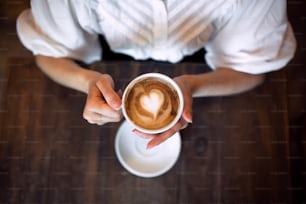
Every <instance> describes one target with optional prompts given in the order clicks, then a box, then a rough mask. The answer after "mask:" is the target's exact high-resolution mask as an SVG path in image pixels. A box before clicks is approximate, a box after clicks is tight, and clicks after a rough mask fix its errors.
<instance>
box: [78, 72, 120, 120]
mask: <svg viewBox="0 0 306 204" xmlns="http://www.w3.org/2000/svg"><path fill="white" fill-rule="evenodd" d="M120 108H121V93H120V92H118V93H117V92H115V90H114V81H113V79H112V77H111V76H110V75H108V74H101V75H99V77H97V78H94V79H92V80H91V82H90V83H89V88H88V94H87V101H86V105H85V108H84V112H83V117H84V119H86V120H87V121H88V122H89V123H90V124H97V125H103V124H105V123H109V122H119V121H120V120H121V118H122V115H121V111H120Z"/></svg>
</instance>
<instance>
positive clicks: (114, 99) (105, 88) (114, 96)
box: [96, 80, 121, 110]
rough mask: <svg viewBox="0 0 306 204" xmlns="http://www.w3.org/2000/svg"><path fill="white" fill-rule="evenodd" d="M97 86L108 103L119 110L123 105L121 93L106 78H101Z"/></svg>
mask: <svg viewBox="0 0 306 204" xmlns="http://www.w3.org/2000/svg"><path fill="white" fill-rule="evenodd" d="M96 85H97V87H98V88H99V90H100V91H101V93H102V95H103V97H104V99H105V101H106V103H107V104H108V105H109V106H110V107H111V108H113V109H115V110H119V109H120V107H121V98H120V96H119V94H120V93H116V92H115V90H114V89H113V86H112V85H111V84H110V83H107V81H106V80H100V81H98V82H97V83H96Z"/></svg>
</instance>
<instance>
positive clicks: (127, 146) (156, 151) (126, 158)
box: [115, 121, 181, 178]
mask: <svg viewBox="0 0 306 204" xmlns="http://www.w3.org/2000/svg"><path fill="white" fill-rule="evenodd" d="M132 130H133V127H132V126H131V125H130V124H129V123H128V122H126V121H124V122H123V123H122V124H121V126H120V128H119V130H118V132H117V135H116V138H115V152H116V156H117V158H118V160H119V162H120V163H121V165H122V166H123V167H124V168H125V169H126V170H127V171H129V172H130V173H132V174H134V175H136V176H140V177H144V178H152V177H157V176H160V175H162V174H164V173H166V172H167V171H168V170H170V169H171V168H172V167H173V166H174V164H175V163H176V161H177V160H178V158H179V155H180V151H181V136H180V134H179V133H176V134H174V135H173V136H172V137H170V138H169V139H168V140H166V141H165V142H163V143H162V144H160V145H159V146H157V147H154V148H152V149H149V150H147V149H146V146H147V143H148V142H149V141H150V139H143V138H141V137H140V136H138V135H136V134H134V133H133V132H132Z"/></svg>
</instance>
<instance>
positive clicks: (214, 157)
mask: <svg viewBox="0 0 306 204" xmlns="http://www.w3.org/2000/svg"><path fill="white" fill-rule="evenodd" d="M9 66H10V73H9V75H8V76H7V78H4V79H2V82H5V83H6V84H7V85H6V89H5V92H4V95H3V96H2V97H1V109H0V125H1V128H0V203H1V204H2V203H65V204H67V203H71V204H77V203H80V204H86V203H88V204H96V203H103V204H138V203H139V204H144V203H146V204H204V203H207V204H213V203H259V204H264V203H291V200H292V198H291V195H292V190H294V189H292V188H291V187H290V168H289V166H290V165H289V162H290V154H289V144H288V140H289V138H288V121H287V120H288V119H287V111H286V110H287V104H286V100H285V97H284V93H285V90H286V83H285V82H286V79H285V76H284V72H283V71H280V72H275V73H271V74H269V75H268V78H267V81H266V82H265V83H264V84H263V85H262V86H260V87H258V88H257V89H255V90H253V91H250V92H248V93H244V94H240V95H235V96H228V97H210V98H203V99H195V100H194V109H193V110H194V123H193V124H192V125H190V126H189V127H188V128H187V129H185V130H183V131H182V132H181V135H182V141H183V144H182V152H181V155H180V158H179V160H178V162H177V163H176V165H175V166H174V167H173V168H172V169H171V170H170V171H169V172H168V173H166V174H165V175H163V176H160V177H157V178H154V179H144V178H138V177H136V176H133V175H131V174H130V173H128V172H127V171H126V170H125V169H124V168H123V167H122V166H121V165H120V163H119V162H118V160H117V158H116V156H115V153H114V137H115V134H116V131H117V129H118V127H119V125H120V123H113V124H107V125H105V126H95V125H90V124H88V123H87V122H86V121H85V120H84V119H83V118H82V111H83V106H84V103H85V99H86V96H85V95H83V94H81V93H78V92H75V91H73V90H68V89H66V88H64V87H61V86H59V85H57V84H55V83H54V82H52V81H50V80H49V79H47V78H46V77H45V76H44V75H43V74H42V73H41V72H40V71H39V70H38V69H37V68H36V66H35V64H34V62H33V61H32V60H28V59H13V60H11V61H10V62H9ZM91 68H92V69H95V70H99V71H101V72H104V71H107V72H109V73H110V74H111V75H112V76H113V77H114V80H115V81H116V88H118V89H119V88H124V87H125V86H126V85H127V83H128V82H129V81H130V80H132V79H133V78H134V77H135V76H137V75H139V74H140V73H145V72H162V73H165V74H167V75H169V76H172V77H173V76H177V75H180V74H184V73H199V72H203V71H207V67H206V66H205V65H203V64H200V63H182V64H177V65H171V64H166V63H156V62H150V61H148V62H128V61H127V62H125V61H122V62H105V63H103V62H101V63H97V64H93V65H92V66H91Z"/></svg>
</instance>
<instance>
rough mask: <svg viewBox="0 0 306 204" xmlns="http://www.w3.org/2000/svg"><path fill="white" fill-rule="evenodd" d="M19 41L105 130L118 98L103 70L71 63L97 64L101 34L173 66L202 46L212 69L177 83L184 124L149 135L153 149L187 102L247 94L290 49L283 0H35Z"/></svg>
mask: <svg viewBox="0 0 306 204" xmlns="http://www.w3.org/2000/svg"><path fill="white" fill-rule="evenodd" d="M17 30H18V35H19V37H20V39H21V41H22V43H23V44H24V45H25V47H27V48H28V49H29V50H31V51H32V52H33V54H34V55H35V58H36V62H37V65H38V66H39V67H40V69H41V70H42V71H43V72H44V73H45V74H46V75H48V76H49V77H50V78H51V79H53V80H54V81H56V82H58V83H60V84H62V85H64V86H67V87H70V88H73V89H76V90H78V91H81V92H84V93H86V94H87V102H86V105H85V108H84V114H83V117H84V118H85V119H86V120H87V121H88V122H89V123H92V124H98V125H103V124H105V123H108V122H118V121H120V119H121V114H120V107H121V97H120V94H119V93H117V92H116V91H115V90H114V81H113V79H112V77H111V76H110V75H108V74H107V73H98V72H95V71H92V70H87V69H83V68H82V67H80V66H79V65H78V64H77V63H75V62H74V60H80V61H84V62H85V63H92V62H94V61H97V60H100V56H101V52H102V50H101V47H100V45H99V41H98V35H103V36H104V37H105V39H106V41H107V42H108V44H109V45H110V47H111V49H112V50H113V51H114V52H118V53H123V54H126V55H129V56H132V57H133V58H135V59H136V60H146V59H154V60H158V61H168V62H171V63H177V62H179V61H180V60H182V59H183V58H184V56H186V55H191V54H193V53H194V52H196V51H198V50H199V49H203V48H205V49H206V55H205V59H206V62H207V63H208V65H209V66H210V67H211V68H212V70H213V71H212V72H210V73H206V74H204V73H203V74H198V75H182V76H179V77H176V78H174V80H175V81H176V82H177V83H178V85H179V86H180V88H181V89H182V92H183V95H184V101H185V107H184V112H183V115H182V118H181V120H180V121H179V122H178V123H177V124H176V125H175V126H174V127H173V128H172V129H170V130H169V131H167V132H164V133H162V134H159V135H155V136H154V137H152V135H145V134H143V133H141V132H137V133H138V134H139V135H142V136H145V137H152V140H151V141H150V143H149V144H148V148H151V147H154V146H156V145H158V144H160V143H161V142H163V141H164V140H166V139H167V138H168V137H170V136H171V135H173V134H174V133H175V132H176V131H178V130H180V129H182V128H185V127H186V126H187V124H188V123H191V122H192V98H193V97H206V96H219V95H230V94H235V93H240V92H244V91H247V90H250V89H252V88H254V87H256V86H257V85H259V84H260V83H261V82H262V81H263V80H264V74H265V73H266V72H270V71H274V70H278V69H280V68H282V67H284V66H285V65H286V64H287V63H288V61H289V60H290V59H291V58H292V57H293V55H294V52H295V47H296V45H295V39H294V36H293V32H292V29H291V26H290V24H289V22H288V20H287V16H286V1H285V0H261V1H251V0H238V1H237V0H215V1H211V0H190V1H180V0H124V1H120V0H87V1H84V0H74V1H72V0H64V1H63V0H49V1H47V0H32V1H31V9H30V10H26V11H24V12H23V13H22V14H21V15H20V16H19V18H18V22H17Z"/></svg>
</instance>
